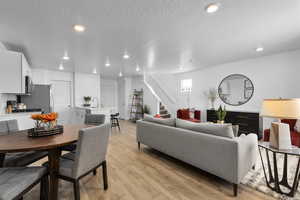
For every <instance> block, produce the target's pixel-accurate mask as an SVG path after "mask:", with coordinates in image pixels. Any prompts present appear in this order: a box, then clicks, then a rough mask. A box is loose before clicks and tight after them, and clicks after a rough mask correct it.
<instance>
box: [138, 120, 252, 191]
mask: <svg viewBox="0 0 300 200" xmlns="http://www.w3.org/2000/svg"><path fill="white" fill-rule="evenodd" d="M155 120H156V119H155ZM181 121H182V120H181ZM166 122H167V121H166ZM163 123H164V122H163ZM180 123H181V122H180ZM188 123H191V122H188ZM165 124H168V125H165ZM137 142H138V146H139V148H140V144H144V145H147V146H149V147H151V148H154V149H156V150H158V151H161V152H163V153H165V154H168V155H170V156H172V157H174V158H177V159H179V160H182V161H184V162H186V163H189V164H191V165H193V166H195V167H198V168H200V169H202V170H204V171H206V172H209V173H211V174H214V175H216V176H218V177H220V178H222V179H225V180H227V181H229V182H230V183H232V184H233V186H234V187H233V188H234V195H235V196H237V189H238V184H239V183H240V182H241V180H242V179H243V177H244V176H245V175H246V174H247V173H248V171H249V170H251V168H252V167H254V166H255V162H256V160H257V136H256V134H248V135H247V136H246V135H242V136H240V137H234V136H233V138H228V137H222V136H216V135H213V134H208V133H201V132H198V131H193V130H188V129H183V128H178V127H175V124H174V126H173V125H172V123H170V122H167V123H164V124H161V123H160V122H158V123H157V122H155V121H153V122H151V121H142V120H140V121H137Z"/></svg>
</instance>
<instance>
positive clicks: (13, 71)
mask: <svg viewBox="0 0 300 200" xmlns="http://www.w3.org/2000/svg"><path fill="white" fill-rule="evenodd" d="M30 76H31V70H30V67H29V64H28V62H27V60H26V58H25V56H24V55H23V54H22V53H19V52H13V51H2V52H0V93H11V94H25V93H27V90H28V82H29V81H30ZM26 77H27V78H26Z"/></svg>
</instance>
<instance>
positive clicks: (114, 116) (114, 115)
mask: <svg viewBox="0 0 300 200" xmlns="http://www.w3.org/2000/svg"><path fill="white" fill-rule="evenodd" d="M119 115H120V113H115V114H111V115H110V118H112V119H113V118H117V117H119Z"/></svg>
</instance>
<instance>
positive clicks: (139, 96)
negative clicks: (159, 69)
mask: <svg viewBox="0 0 300 200" xmlns="http://www.w3.org/2000/svg"><path fill="white" fill-rule="evenodd" d="M143 93H144V92H143V89H141V90H134V91H133V95H132V103H131V110H130V120H131V121H133V122H136V121H137V120H139V119H142V118H143Z"/></svg>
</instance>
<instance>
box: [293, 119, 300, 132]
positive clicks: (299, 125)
mask: <svg viewBox="0 0 300 200" xmlns="http://www.w3.org/2000/svg"><path fill="white" fill-rule="evenodd" d="M294 130H295V131H297V132H299V133H300V119H298V120H297V122H296V124H295V126H294Z"/></svg>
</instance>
